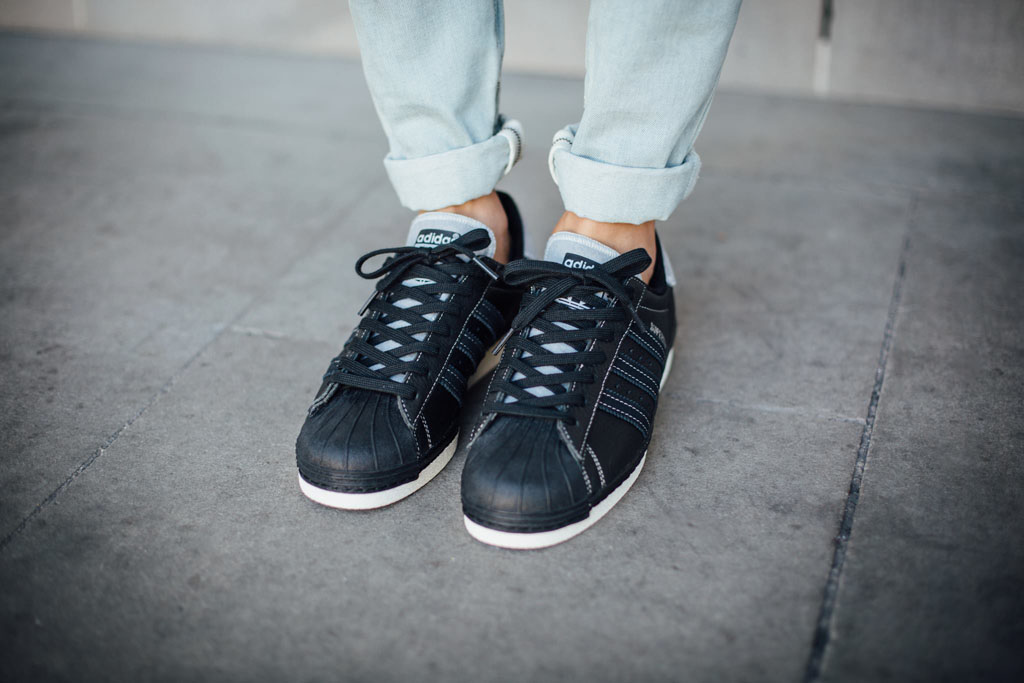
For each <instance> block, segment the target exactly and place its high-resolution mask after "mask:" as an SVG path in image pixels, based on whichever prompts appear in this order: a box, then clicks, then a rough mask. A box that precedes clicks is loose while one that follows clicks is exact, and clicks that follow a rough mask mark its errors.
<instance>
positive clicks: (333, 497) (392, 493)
mask: <svg viewBox="0 0 1024 683" xmlns="http://www.w3.org/2000/svg"><path fill="white" fill-rule="evenodd" d="M458 446H459V435H458V434H456V435H455V438H453V439H452V442H451V443H450V444H448V447H447V448H445V449H444V450H443V451H441V454H440V455H438V456H437V457H436V458H434V461H433V462H432V463H430V464H429V465H427V466H426V467H425V468H423V471H422V472H420V474H419V476H418V477H416V478H415V479H413V480H412V481H410V482H406V483H404V484H400V485H399V486H396V487H394V488H391V489H385V490H383V491H374V492H372V493H344V492H341V491H331V490H328V489H322V488H320V487H319V486H314V485H313V484H310V483H309V482H308V481H306V480H305V479H303V478H302V474H299V488H300V489H301V490H302V493H303V494H304V495H305V496H306V498H309V499H310V500H312V501H313V502H315V503H320V504H321V505H326V506H327V507H330V508H337V509H339V510H374V509H376V508H382V507H384V506H386V505H391V504H392V503H397V502H398V501H400V500H402V499H403V498H407V497H408V496H411V495H412V494H414V493H416V492H417V491H419V490H420V489H421V488H423V487H424V486H426V484H427V482H429V481H430V480H431V479H433V478H434V477H436V476H437V475H438V474H440V473H441V470H443V469H444V468H445V465H447V464H448V462H449V461H450V460H451V459H452V456H453V455H455V449H456V448H458Z"/></svg>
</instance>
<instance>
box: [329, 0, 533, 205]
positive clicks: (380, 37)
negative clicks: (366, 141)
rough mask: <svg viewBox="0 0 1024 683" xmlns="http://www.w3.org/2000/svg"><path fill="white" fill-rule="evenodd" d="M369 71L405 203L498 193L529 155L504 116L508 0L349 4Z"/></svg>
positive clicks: (391, 173) (391, 171)
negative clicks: (504, 178) (500, 109)
mask: <svg viewBox="0 0 1024 683" xmlns="http://www.w3.org/2000/svg"><path fill="white" fill-rule="evenodd" d="M349 4H350V6H351V10H352V18H353V20H354V23H355V27H356V35H357V37H358V39H359V45H360V53H361V55H362V62H363V71H364V73H365V74H366V81H367V84H368V85H369V87H370V94H371V96H372V97H373V103H374V106H375V107H376V109H377V114H378V116H379V117H380V120H381V124H382V125H383V127H384V133H385V134H386V135H387V138H388V144H389V148H390V151H389V153H388V155H387V157H386V158H385V159H384V166H385V169H386V170H387V173H388V177H389V178H390V179H391V183H392V185H393V186H394V188H395V191H396V192H397V193H398V197H399V200H400V201H401V202H402V204H403V205H405V206H406V207H408V208H410V209H414V210H431V209H437V208H441V207H443V206H449V205H452V204H461V203H462V202H465V201H468V200H470V199H473V198H476V197H480V196H482V195H485V194H487V193H489V192H490V191H491V190H493V189H494V186H495V184H497V182H498V180H499V179H500V178H501V176H502V175H503V174H504V173H506V172H507V171H508V170H509V169H510V168H511V167H512V164H514V163H515V161H516V160H517V159H518V157H519V155H520V153H521V135H522V133H521V130H519V128H518V124H517V123H516V122H512V121H510V122H507V123H505V122H504V121H503V119H502V117H501V116H500V115H499V113H498V84H499V79H500V75H501V60H502V54H503V51H504V18H503V14H502V3H501V0H377V1H375V0H350V3H349Z"/></svg>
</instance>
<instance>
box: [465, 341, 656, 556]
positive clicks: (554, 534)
mask: <svg viewBox="0 0 1024 683" xmlns="http://www.w3.org/2000/svg"><path fill="white" fill-rule="evenodd" d="M674 353H675V350H674V349H669V352H668V356H667V357H666V358H665V369H664V371H662V373H661V382H660V383H659V385H658V389H659V390H660V389H661V388H662V387H664V386H665V380H666V379H668V373H669V371H670V370H671V369H672V358H673V355H674ZM645 462H647V451H644V456H643V457H642V458H640V462H639V463H637V466H636V467H635V468H633V471H632V472H631V473H630V475H629V477H628V478H627V479H626V480H625V481H624V482H622V483H621V484H619V485H618V486H617V487H615V490H613V491H612V492H611V493H609V494H608V495H607V496H606V497H605V499H604V500H602V501H601V502H600V503H598V504H597V505H595V506H594V507H593V508H591V510H590V514H589V515H587V518H586V519H581V520H580V521H578V522H573V523H572V524H569V525H567V526H564V527H562V528H560V529H552V530H550V531H535V532H526V533H516V532H512V531H499V530H498V529H491V528H490V527H486V526H483V525H482V524H477V523H476V522H474V521H473V520H471V519H470V518H469V517H466V516H463V521H464V522H465V523H466V531H468V532H469V535H470V536H472V537H473V538H475V539H476V540H478V541H480V542H481V543H486V544H487V545H493V546H497V547H499V548H508V549H510V550H539V549H541V548H550V547H551V546H553V545H558V544H559V543H565V542H566V541H568V540H569V539H570V538H573V537H574V536H579V535H580V534H582V533H583V532H584V531H586V530H587V529H589V528H590V527H592V526H594V524H596V523H597V522H598V521H599V520H600V519H601V518H602V517H604V516H605V515H607V514H608V512H609V511H610V510H611V509H612V508H613V507H615V504H616V503H618V502H619V501H620V500H622V497H623V496H624V495H626V492H627V491H629V489H630V488H632V487H633V484H635V483H636V480H637V478H638V477H639V476H640V471H641V470H643V468H644V463H645Z"/></svg>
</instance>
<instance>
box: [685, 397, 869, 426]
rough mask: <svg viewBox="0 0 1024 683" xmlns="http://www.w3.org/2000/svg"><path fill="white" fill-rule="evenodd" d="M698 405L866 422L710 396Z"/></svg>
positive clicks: (821, 411)
mask: <svg viewBox="0 0 1024 683" xmlns="http://www.w3.org/2000/svg"><path fill="white" fill-rule="evenodd" d="M694 402H696V403H708V404H710V405H716V406H726V407H729V408H738V409H739V410H753V411H756V412H759V413H776V414H779V415H797V416H800V417H810V418H812V419H816V420H831V421H833V422H849V423H852V424H858V425H863V424H865V420H864V418H863V417H851V416H849V415H839V414H837V413H832V412H829V411H827V410H815V409H814V408H804V407H801V406H777V405H772V404H770V403H743V402H741V401H734V400H732V399H725V398H712V397H709V396H698V397H697V398H695V399H694Z"/></svg>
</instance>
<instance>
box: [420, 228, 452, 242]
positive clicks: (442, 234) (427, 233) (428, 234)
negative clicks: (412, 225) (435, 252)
mask: <svg viewBox="0 0 1024 683" xmlns="http://www.w3.org/2000/svg"><path fill="white" fill-rule="evenodd" d="M458 237H459V235H458V233H454V232H451V231H448V230H437V229H433V228H432V229H428V230H420V232H419V233H418V234H417V235H416V242H415V244H414V245H413V246H416V247H433V246H439V245H442V244H448V243H449V242H453V241H455V240H456V239H458Z"/></svg>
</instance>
